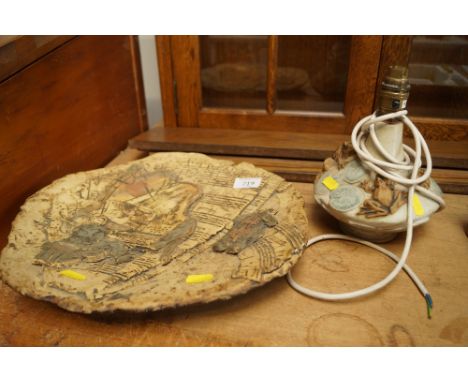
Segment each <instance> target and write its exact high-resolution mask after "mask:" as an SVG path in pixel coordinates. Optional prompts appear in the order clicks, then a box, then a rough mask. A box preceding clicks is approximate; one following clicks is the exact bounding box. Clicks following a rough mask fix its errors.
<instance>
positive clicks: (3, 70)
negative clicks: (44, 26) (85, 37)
mask: <svg viewBox="0 0 468 382" xmlns="http://www.w3.org/2000/svg"><path fill="white" fill-rule="evenodd" d="M8 37H10V38H6V39H4V40H3V41H2V43H1V44H0V63H1V65H0V81H3V80H4V79H6V78H8V77H9V76H11V75H13V74H15V73H16V72H18V71H19V70H21V69H22V68H24V67H26V66H27V65H30V64H31V63H33V62H34V61H35V60H37V59H39V58H41V57H42V56H44V55H46V54H47V53H49V52H51V51H52V50H54V49H56V48H58V47H59V46H61V45H63V44H65V43H66V42H67V41H70V40H72V39H73V38H75V36H8Z"/></svg>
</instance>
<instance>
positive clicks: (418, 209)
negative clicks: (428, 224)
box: [413, 194, 424, 216]
mask: <svg viewBox="0 0 468 382" xmlns="http://www.w3.org/2000/svg"><path fill="white" fill-rule="evenodd" d="M413 210H414V213H415V214H416V216H423V215H424V208H423V206H422V204H421V201H420V200H419V197H418V195H416V194H413Z"/></svg>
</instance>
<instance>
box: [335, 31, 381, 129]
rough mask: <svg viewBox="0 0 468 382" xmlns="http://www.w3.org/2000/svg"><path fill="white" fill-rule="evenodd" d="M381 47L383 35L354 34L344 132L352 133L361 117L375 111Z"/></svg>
mask: <svg viewBox="0 0 468 382" xmlns="http://www.w3.org/2000/svg"><path fill="white" fill-rule="evenodd" d="M381 47H382V37H381V36H353V39H352V45H351V57H350V67H349V73H348V86H347V89H346V98H345V107H344V114H345V115H346V125H345V130H344V131H343V132H346V133H350V132H351V131H352V130H353V127H354V125H355V124H356V123H357V122H358V121H359V120H360V119H361V118H363V117H365V116H366V115H369V114H371V113H372V111H373V106H374V96H375V86H376V83H377V73H378V67H379V60H380V51H381Z"/></svg>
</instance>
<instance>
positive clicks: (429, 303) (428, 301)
mask: <svg viewBox="0 0 468 382" xmlns="http://www.w3.org/2000/svg"><path fill="white" fill-rule="evenodd" d="M424 298H425V299H426V305H427V318H428V319H431V318H432V306H433V304H432V298H431V295H430V294H429V293H427V294H425V295H424Z"/></svg>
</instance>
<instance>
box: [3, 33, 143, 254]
mask: <svg viewBox="0 0 468 382" xmlns="http://www.w3.org/2000/svg"><path fill="white" fill-rule="evenodd" d="M132 39H133V37H129V36H117V37H92V36H87V37H79V38H76V39H73V40H72V41H69V42H68V43H66V44H65V45H63V46H61V47H60V48H58V49H56V50H54V51H53V52H51V53H50V54H48V55H46V56H44V57H43V58H41V59H40V60H38V61H35V62H34V64H32V65H30V66H28V67H27V68H25V69H24V70H22V71H20V72H19V73H17V74H16V75H14V76H13V77H10V78H9V79H8V80H7V81H4V82H2V83H0V110H1V112H0V126H2V128H1V129H0V177H1V179H2V182H1V183H0V193H1V195H2V198H1V202H0V216H1V219H0V220H1V224H0V226H2V227H6V226H7V225H8V224H9V222H10V221H11V220H12V218H13V217H14V216H15V215H16V213H17V211H18V208H19V206H20V205H21V204H22V203H23V202H24V200H25V199H26V197H27V196H29V195H31V194H32V193H33V192H35V191H36V190H38V189H39V188H41V187H44V186H46V185H47V184H49V183H50V182H51V181H53V180H54V179H57V178H58V177H60V176H63V175H65V174H67V173H70V172H76V171H80V170H88V169H92V168H96V167H99V166H102V165H104V164H105V163H107V162H109V160H110V159H112V158H113V157H114V156H115V155H116V154H117V153H118V152H119V151H120V150H122V149H124V148H125V147H126V145H127V140H128V139H129V138H130V137H131V136H133V135H135V134H137V133H138V132H141V131H142V130H144V129H145V128H146V118H145V115H146V114H145V109H144V101H143V100H142V99H141V98H139V97H141V92H140V91H139V90H140V89H141V84H135V81H136V80H137V79H138V78H140V77H139V75H137V74H135V73H134V71H135V70H140V69H139V65H136V61H138V57H137V56H136V55H133V56H132V49H136V46H135V44H133V43H132V42H131V41H132ZM4 230H5V232H3V233H6V231H8V228H4ZM4 239H5V236H4V235H2V237H1V240H2V241H1V243H0V245H3V244H4V242H5V241H4Z"/></svg>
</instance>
